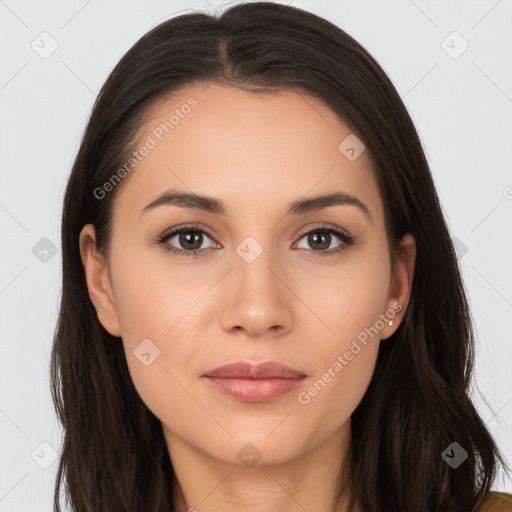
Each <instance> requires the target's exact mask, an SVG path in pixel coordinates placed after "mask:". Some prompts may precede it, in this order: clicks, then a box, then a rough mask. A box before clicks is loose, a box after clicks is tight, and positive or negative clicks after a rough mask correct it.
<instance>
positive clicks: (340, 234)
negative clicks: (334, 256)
mask: <svg viewBox="0 0 512 512" xmlns="http://www.w3.org/2000/svg"><path fill="white" fill-rule="evenodd" d="M322 230H324V231H332V232H333V233H334V235H336V236H338V238H341V239H342V237H343V235H345V236H347V237H349V238H351V237H352V235H351V234H350V233H349V232H348V231H347V230H346V229H344V228H341V227H334V226H321V225H320V226H313V227H308V228H305V229H304V231H301V232H300V233H299V234H298V235H296V236H298V237H299V240H300V239H301V238H302V237H304V236H305V235H307V234H309V233H310V232H313V231H322ZM187 231H199V232H202V233H204V234H206V235H207V236H208V237H210V239H212V241H214V242H215V243H218V242H216V240H215V237H214V236H213V235H212V234H210V232H209V231H208V230H207V229H206V228H204V227H199V226H194V225H188V226H182V227H177V228H174V229H171V230H170V231H169V232H168V233H164V234H163V235H162V237H161V239H163V240H169V239H170V238H173V237H175V236H176V235H179V234H180V233H183V232H185V233H186V232H187ZM339 231H341V232H339ZM342 240H343V239H342Z"/></svg>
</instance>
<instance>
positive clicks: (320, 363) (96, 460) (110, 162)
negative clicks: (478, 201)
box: [51, 3, 512, 512]
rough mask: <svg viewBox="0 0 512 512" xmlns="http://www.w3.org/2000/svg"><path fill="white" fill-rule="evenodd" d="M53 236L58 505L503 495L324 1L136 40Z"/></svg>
mask: <svg viewBox="0 0 512 512" xmlns="http://www.w3.org/2000/svg"><path fill="white" fill-rule="evenodd" d="M62 250H63V293H62V302H61V311H60V317H59V322H58V326H57V330H56V334H55V340H54V347H53V352H52V366H51V374H52V375H51V376H52V393H53V398H54V401H55V406H56V410H57V412H58V415H59V418H60V420H61V422H62V424H63V427H64V445H63V450H62V457H61V460H60V465H59V471H58V476H57V484H56V489H55V508H56V510H60V508H59V495H60V491H61V490H62V489H63V490H64V491H65V495H66V496H67V498H68V501H69V503H70V504H72V506H73V507H74V509H75V510H77V511H80V512H82V511H93V510H104V511H109V512H110V511H121V510H122V511H136V510H137V511H140V510H151V511H166V512H167V511H170V510H176V511H178V510H179V511H187V510H188V511H192V510H209V511H217V510H235V509H237V510H239V509H241V510H245V511H256V510H258V511H259V510H265V511H274V510H279V511H282V510H287V511H288V510H289V511H291V510H315V511H328V510H329V511H331V510H332V511H336V512H341V511H343V512H349V511H350V512H363V511H372V512H384V511H393V512H395V511H412V510H414V511H415V512H427V511H428V512H432V511H443V512H455V511H460V512H468V511H475V512H476V511H485V510H512V507H511V506H510V496H508V497H507V495H505V494H498V493H491V492H490V489H491V485H492V483H493V481H494V478H495V474H496V469H497V464H498V463H502V464H503V465H504V466H505V464H504V461H503V460H502V458H501V456H500V454H499V451H498V449H497V447H496V445H495V443H494V441H493V439H492V436H491V435H490V433H489V431H488V430H487V428H486V426H485V424H484V422H483V421H482V419H481V418H480V417H479V415H478V413H477V411H476V409H475V407H474V405H473V404H472V402H471V400H470V398H469V396H468V386H469V383H470V379H471V372H472V365H473V332H472V326H471V317H470V312H469V308H468V303H467V299H466V296H465V291H464V288H463V284H462V281H461V276H460V273H459V268H458V264H457V259H456V255H455V251H454V248H453V245H452V242H451V239H450V235H449V232H448V229H447V226H446V223H445V220H444V218H443V215H442V212H441V208H440V204H439V199H438V196H437V193H436V191H435V188H434V185H433V181H432V177H431V174H430V171H429V168H428V164H427V162H426V159H425V156H424V153H423V149H422V146H421V143H420V140H419V137H418V135H417V132H416V130H415V128H414V126H413V123H412V121H411V118H410V116H409V115H408V113H407V111H406V109H405V107H404V105H403V103H402V101H401V99H400V97H399V95H398V94H397V92H396V90H395V88H394V86H393V85H392V83H391V82H390V80H389V79H388V77H387V76H386V74H385V73H384V71H383V70H382V69H381V68H380V67H379V65H378V64H377V63H376V62H375V60H374V59H373V58H372V57H371V56H370V55H369V54H368V52H367V51H366V50H365V49H364V48H362V46H361V45H359V44H358V43H357V42H356V41H354V40H353V39H352V38H351V37H350V36H348V35H347V34H346V33H345V32H344V31H342V30H341V29H339V28H338V27H336V26H334V25H333V24H331V23H329V22H328V21H326V20H324V19H322V18H319V17H317V16H315V15H312V14H310V13H307V12H305V11H303V10H300V9H297V8H293V7H290V6H283V5H275V4H272V3H252V4H245V5H237V6H234V7H232V8H230V9H228V10H227V11H226V12H225V13H224V14H222V15H221V16H220V17H217V18H216V17H212V16H207V15H205V14H201V13H195V14H188V15H182V16H178V17H176V18H174V19H171V20H169V21H166V22H164V23H162V24H160V25H159V26H157V27H156V28H155V29H153V30H151V31H150V32H149V33H148V34H146V35H145V36H143V37H142V38H141V39H140V40H139V41H138V42H137V43H136V44H135V45H134V46H133V47H132V48H131V49H130V50H129V51H128V53H127V54H126V55H125V56H124V57H123V58H122V59H121V61H120V62H119V63H118V65H117V66H116V67H115V69H114V70H113V72H112V73H111V75H110V76H109V78H108V79H107V81H106V83H105V84H104V86H103V88H102V90H101V92H100V94H99V97H98V99H97V101H96V104H95V106H94V109H93V112H92V115H91V118H90V120H89V123H88V126H87V129H86V132H85V134H84V138H83V140H82V144H81V147H80V150H79V152H78V155H77V158H76V161H75V163H74V166H73V169H72V173H71V176H70V178H69V182H68V186H67V189H66V195H65V199H64V209H63V218H62ZM64 484H65V485H64ZM493 507H494V508H493ZM499 507H501V508H499Z"/></svg>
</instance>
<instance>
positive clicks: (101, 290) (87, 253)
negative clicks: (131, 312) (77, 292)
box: [80, 224, 121, 336]
mask: <svg viewBox="0 0 512 512" xmlns="http://www.w3.org/2000/svg"><path fill="white" fill-rule="evenodd" d="M80 256H81V258H82V264H83V266H84V271H85V277H86V280H87V289H88V291H89V297H90V298H91V302H92V303H93V305H94V307H95V308H96V314H97V315H98V320H99V321H100V323H101V325H103V327H104V328H105V329H106V330H107V331H108V332H109V333H110V334H112V336H121V324H120V322H119V318H118V314H117V309H116V306H115V301H114V294H113V291H112V286H111V283H110V277H109V275H108V271H107V264H106V262H105V260H104V258H103V256H102V255H101V254H100V253H99V252H98V251H97V249H96V231H95V229H94V226H93V224H87V225H86V226H84V227H83V228H82V231H81V232H80Z"/></svg>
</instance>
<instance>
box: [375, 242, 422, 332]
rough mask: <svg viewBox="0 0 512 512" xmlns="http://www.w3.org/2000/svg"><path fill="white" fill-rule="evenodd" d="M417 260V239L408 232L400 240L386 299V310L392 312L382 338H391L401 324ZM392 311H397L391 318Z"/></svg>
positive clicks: (407, 303)
mask: <svg viewBox="0 0 512 512" xmlns="http://www.w3.org/2000/svg"><path fill="white" fill-rule="evenodd" d="M415 262H416V240H415V239H414V237H413V236H412V235H411V233H407V234H406V235H404V237H403V238H402V240H400V247H399V250H398V258H397V261H396V264H395V268H394V269H393V275H392V276H391V283H390V285H389V294H388V299H387V301H386V311H388V312H390V313H391V314H388V315H386V317H387V320H385V325H384V328H383V329H382V331H381V340H385V339H386V338H389V336H391V335H392V334H393V333H394V332H395V331H396V330H397V329H398V326H399V325H400V322H401V321H402V319H403V317H404V315H405V311H406V310H407V306H408V305H409V299H410V297H411V289H412V281H413V277H414V265H415ZM392 312H394V313H395V315H394V317H393V318H391V316H392ZM389 320H393V325H389V324H388V322H389Z"/></svg>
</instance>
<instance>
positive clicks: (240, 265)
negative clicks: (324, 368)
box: [221, 251, 296, 338]
mask: <svg viewBox="0 0 512 512" xmlns="http://www.w3.org/2000/svg"><path fill="white" fill-rule="evenodd" d="M290 276H291V272H290V271H289V270H287V271H284V270H283V269H281V268H280V267H279V266H278V265H276V264H275V262H274V264H272V261H271V260H270V257H268V256H267V254H266V251H263V253H262V254H261V255H260V256H259V257H258V258H257V259H256V260H255V261H253V262H252V263H248V262H246V261H244V259H242V258H239V257H238V256H237V257H236V258H235V260H234V267H233V268H232V270H231V271H230V272H229V274H228V275H227V276H226V282H225V283H224V286H225V289H224V290H223V291H222V293H223V294H225V299H224V298H223V299H222V300H223V306H222V313H221V323H222V327H223V328H224V329H225V330H226V331H230V332H236V331H243V332H245V333H246V335H247V336H249V337H252V338H262V337H268V336H278V335H283V334H284V333H286V332H288V331H290V330H291V329H292V328H293V322H294V315H293V306H294V301H295V300H296V298H295V296H294V294H293V293H292V291H290V285H289V284H288V283H287V281H290V279H291V278H290Z"/></svg>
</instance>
